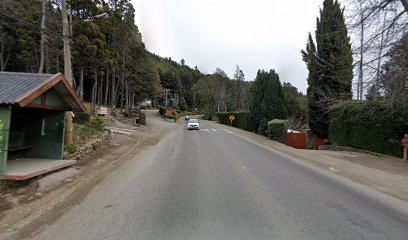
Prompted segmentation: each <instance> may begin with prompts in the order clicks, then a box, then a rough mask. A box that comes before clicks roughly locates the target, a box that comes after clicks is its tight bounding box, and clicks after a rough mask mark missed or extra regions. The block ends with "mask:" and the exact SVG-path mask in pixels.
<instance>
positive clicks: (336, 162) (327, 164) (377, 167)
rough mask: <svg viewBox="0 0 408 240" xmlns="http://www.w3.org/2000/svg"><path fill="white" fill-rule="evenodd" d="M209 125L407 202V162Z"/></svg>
mask: <svg viewBox="0 0 408 240" xmlns="http://www.w3.org/2000/svg"><path fill="white" fill-rule="evenodd" d="M209 123H210V124H212V125H214V126H217V127H220V128H224V129H227V130H229V131H231V132H233V133H234V134H236V135H238V136H241V137H243V138H246V139H249V140H251V141H254V142H256V143H258V144H260V145H263V146H265V147H268V148H271V149H273V150H276V151H278V152H281V153H283V154H286V155H289V156H291V157H293V158H296V159H298V160H301V161H302V162H304V163H307V164H310V165H312V166H314V167H318V168H320V169H322V170H324V171H327V172H331V173H334V174H336V175H338V176H341V177H344V178H347V179H349V180H352V181H353V182H356V183H358V184H361V185H363V186H366V187H369V188H371V189H374V190H376V191H379V192H382V193H385V194H387V195H389V196H392V197H395V198H397V199H399V200H402V201H405V202H408V185H407V183H408V162H403V161H400V160H398V159H397V158H394V157H387V156H375V155H370V154H365V153H356V152H337V151H326V150H319V151H313V150H303V149H295V148H292V147H289V146H286V145H284V144H281V143H279V142H276V141H272V140H269V139H268V138H267V137H264V136H261V135H257V134H254V133H251V132H247V131H243V130H241V129H238V128H234V127H230V126H226V125H223V124H219V123H215V122H209Z"/></svg>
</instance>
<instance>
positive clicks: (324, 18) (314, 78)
mask: <svg viewBox="0 0 408 240" xmlns="http://www.w3.org/2000/svg"><path fill="white" fill-rule="evenodd" d="M302 55H303V60H304V61H305V62H306V65H307V68H308V70H309V76H308V84H309V87H308V89H307V96H308V106H309V127H310V128H311V129H312V130H313V131H314V133H316V135H318V136H319V137H321V138H328V129H329V107H330V106H331V105H332V104H334V103H337V102H339V101H345V100H350V99H351V98H352V92H351V86H352V79H353V66H352V64H353V57H352V52H351V45H350V39H349V37H348V33H347V27H346V24H345V22H344V9H342V8H341V7H340V4H339V2H338V1H337V0H336V1H333V0H325V1H324V3H323V9H322V10H320V18H318V19H317V29H316V44H315V43H314V41H313V38H312V36H311V35H310V34H309V39H308V42H307V46H306V50H302Z"/></svg>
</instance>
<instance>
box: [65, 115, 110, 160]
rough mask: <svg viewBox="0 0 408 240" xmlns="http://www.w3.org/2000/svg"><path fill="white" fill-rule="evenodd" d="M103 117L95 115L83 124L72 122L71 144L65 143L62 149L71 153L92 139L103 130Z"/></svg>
mask: <svg viewBox="0 0 408 240" xmlns="http://www.w3.org/2000/svg"><path fill="white" fill-rule="evenodd" d="M103 130H104V129H103V118H101V117H95V118H92V119H91V120H90V121H89V122H87V123H85V124H77V123H75V124H74V131H73V141H74V143H73V144H70V145H65V147H64V151H65V152H67V153H69V154H72V153H74V152H76V151H77V150H78V149H79V146H82V145H84V144H86V143H87V142H89V141H90V140H92V139H93V138H94V137H95V136H96V135H98V134H100V133H101V132H103Z"/></svg>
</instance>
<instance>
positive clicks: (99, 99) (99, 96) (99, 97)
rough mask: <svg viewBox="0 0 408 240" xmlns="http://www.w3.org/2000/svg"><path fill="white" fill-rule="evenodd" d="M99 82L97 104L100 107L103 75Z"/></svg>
mask: <svg viewBox="0 0 408 240" xmlns="http://www.w3.org/2000/svg"><path fill="white" fill-rule="evenodd" d="M100 82H101V83H100V84H99V87H98V98H97V99H98V106H99V107H100V106H101V105H102V89H103V77H102V78H101V80H100Z"/></svg>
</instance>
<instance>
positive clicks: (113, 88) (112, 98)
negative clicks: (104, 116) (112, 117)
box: [111, 69, 116, 109]
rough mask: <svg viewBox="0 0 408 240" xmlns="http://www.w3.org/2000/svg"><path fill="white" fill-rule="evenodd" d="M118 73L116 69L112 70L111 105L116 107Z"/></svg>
mask: <svg viewBox="0 0 408 240" xmlns="http://www.w3.org/2000/svg"><path fill="white" fill-rule="evenodd" d="M115 82H116V74H115V69H113V70H112V87H111V107H112V109H113V108H115V105H116V104H115V99H116V83H115Z"/></svg>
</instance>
